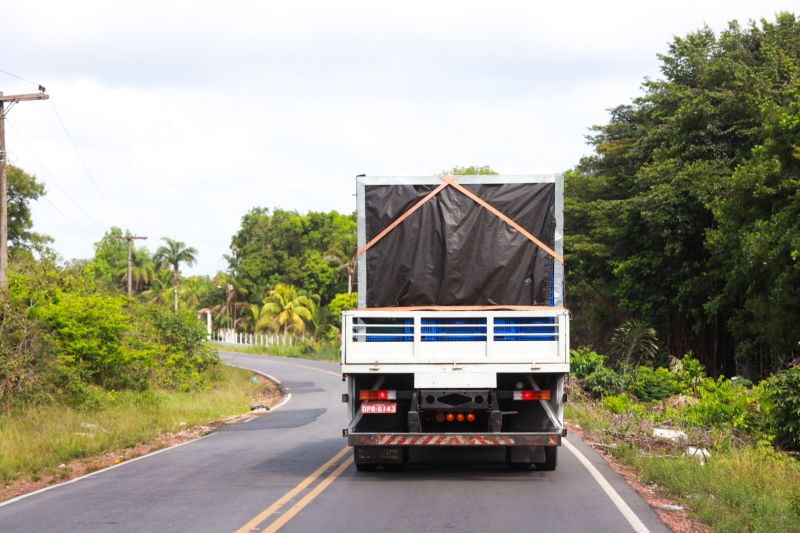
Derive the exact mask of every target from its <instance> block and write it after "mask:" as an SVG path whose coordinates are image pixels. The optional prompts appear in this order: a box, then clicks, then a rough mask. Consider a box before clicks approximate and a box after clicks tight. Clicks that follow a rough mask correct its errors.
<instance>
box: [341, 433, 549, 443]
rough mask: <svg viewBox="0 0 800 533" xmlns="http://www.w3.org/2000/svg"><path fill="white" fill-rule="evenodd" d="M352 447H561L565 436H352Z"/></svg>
mask: <svg viewBox="0 0 800 533" xmlns="http://www.w3.org/2000/svg"><path fill="white" fill-rule="evenodd" d="M347 443H348V444H349V445H351V446H560V445H561V433H557V432H547V433H350V434H349V435H347Z"/></svg>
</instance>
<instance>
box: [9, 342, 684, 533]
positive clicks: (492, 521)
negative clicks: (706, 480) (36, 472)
mask: <svg viewBox="0 0 800 533" xmlns="http://www.w3.org/2000/svg"><path fill="white" fill-rule="evenodd" d="M221 355H222V358H223V359H224V360H225V361H226V362H227V363H228V364H232V365H235V366H241V367H246V368H251V369H255V370H258V371H261V372H265V373H267V374H269V375H271V376H274V377H275V378H277V379H279V380H280V381H281V386H282V387H283V388H284V389H285V391H286V392H287V398H288V400H287V401H286V402H285V403H284V404H283V405H281V406H280V407H279V408H278V409H277V410H275V411H272V412H269V413H267V414H265V415H264V416H261V417H259V418H256V419H254V420H253V421H251V422H247V423H241V424H236V425H231V426H226V427H224V428H223V429H221V430H220V431H218V432H216V433H213V434H211V435H209V436H207V437H204V438H202V439H199V440H196V441H192V442H190V443H188V444H184V445H181V446H178V447H175V448H171V449H168V450H165V451H162V452H157V453H156V454H154V455H150V456H147V457H144V458H141V459H139V460H132V461H129V462H126V463H122V464H121V465H119V466H118V467H114V468H111V469H108V470H105V471H101V472H99V473H95V474H94V475H91V476H89V477H84V478H80V479H78V480H76V481H73V482H70V483H67V484H64V485H60V486H57V487H55V488H51V489H49V490H45V491H43V492H40V493H38V494H33V495H30V496H28V497H23V498H21V499H18V500H17V501H11V502H10V503H9V502H7V503H4V504H0V533H12V532H31V531H36V532H45V531H64V532H67V531H68V532H78V531H81V532H82V531H89V532H93V531H97V532H101V531H102V532H108V531H112V532H113V531H153V532H162V531H187V532H189V531H191V532H193V533H197V532H205V531H220V532H233V531H237V530H239V529H240V528H243V527H244V528H245V529H244V530H251V531H276V530H277V529H279V528H280V530H281V531H286V532H309V531H316V532H337V531H346V532H352V533H357V532H362V531H363V532H368V533H389V532H395V531H396V532H404V533H405V532H436V531H442V532H445V531H446V532H458V533H461V532H471V531H474V532H481V533H486V532H490V531H500V532H514V531H527V532H532V531H542V532H547V533H555V532H564V533H574V532H583V531H586V532H604V533H607V532H616V531H625V532H629V531H635V530H636V529H635V528H634V526H637V525H638V530H640V531H648V530H649V531H651V532H654V533H655V532H665V531H669V530H668V529H667V528H666V527H665V526H664V525H663V524H662V522H661V521H660V520H659V518H658V516H657V515H656V514H655V513H654V512H653V510H652V509H651V508H650V507H649V505H648V504H647V503H646V502H645V501H644V500H642V499H641V497H639V496H638V495H637V494H636V493H635V492H634V491H633V490H632V489H631V488H630V487H629V486H628V485H627V483H626V482H625V480H624V479H622V478H621V477H620V476H619V475H617V474H616V473H615V472H614V471H613V470H611V469H610V468H609V467H608V466H607V465H606V463H605V461H604V460H603V459H602V458H601V457H600V456H598V455H597V454H596V453H595V452H594V451H593V450H592V449H591V448H589V447H588V446H587V445H586V444H584V443H583V442H582V441H581V440H580V439H579V438H578V437H577V436H574V435H570V436H569V437H568V439H567V441H568V443H569V445H567V446H565V447H562V449H561V450H560V452H559V465H558V469H557V470H556V471H555V472H537V471H536V470H531V471H530V472H512V471H509V470H508V468H507V467H506V464H505V460H504V453H503V451H502V450H459V449H455V450H452V449H436V450H429V449H421V450H414V451H413V452H412V454H411V463H410V464H409V465H408V466H407V467H406V470H405V471H400V472H381V471H378V472H360V473H359V472H356V470H355V468H354V467H353V465H352V460H351V457H352V452H351V451H350V450H345V441H344V439H343V438H342V437H341V436H340V435H341V432H342V428H343V427H344V426H345V425H346V420H345V406H344V404H342V403H341V394H342V392H343V386H344V384H343V383H342V381H341V378H340V377H339V367H338V365H336V364H331V363H323V362H318V361H308V360H302V359H289V358H283V357H264V356H255V355H246V354H238V353H227V352H225V353H222V354H221ZM288 395H291V396H288ZM579 457H581V458H583V460H584V461H585V462H586V463H587V464H588V465H589V466H588V467H587V465H586V464H584V463H583V462H581V460H580V459H579ZM592 470H593V471H594V474H593V473H592Z"/></svg>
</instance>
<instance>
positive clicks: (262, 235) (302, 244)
mask: <svg viewBox="0 0 800 533" xmlns="http://www.w3.org/2000/svg"><path fill="white" fill-rule="evenodd" d="M331 249H336V250H339V253H340V254H341V256H342V257H348V256H349V257H352V256H353V255H355V252H356V224H355V217H354V216H352V215H350V216H348V215H341V214H339V213H337V212H336V211H330V212H328V213H319V212H313V211H312V212H310V213H308V214H306V215H301V214H299V213H297V212H296V211H285V210H282V209H275V210H274V211H272V212H271V211H270V210H269V209H266V208H260V207H259V208H255V209H252V210H251V211H250V212H249V213H247V214H246V215H245V216H244V217H243V218H242V227H241V229H240V230H239V231H238V232H237V233H236V235H234V236H233V239H232V242H231V254H230V255H229V256H228V257H227V259H228V262H229V265H230V269H231V271H232V272H234V273H235V275H236V279H237V280H238V282H239V283H240V284H241V286H242V288H244V289H246V290H247V292H248V294H249V295H250V299H251V302H253V303H255V302H258V301H259V300H260V299H262V298H264V296H265V295H266V294H267V290H268V288H269V287H274V286H276V285H277V284H278V283H287V284H291V285H296V286H298V287H303V288H304V289H305V290H307V291H309V292H310V293H314V294H319V295H320V297H321V299H322V301H323V302H328V301H330V300H331V299H332V298H333V296H334V295H335V294H336V293H338V292H344V291H345V290H346V283H347V278H346V276H342V275H341V274H342V272H341V270H340V265H341V261H340V260H339V259H335V258H334V257H332V255H331V253H329V251H330V250H331Z"/></svg>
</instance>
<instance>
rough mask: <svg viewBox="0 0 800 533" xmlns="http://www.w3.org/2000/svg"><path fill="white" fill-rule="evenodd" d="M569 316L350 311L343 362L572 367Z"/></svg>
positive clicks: (346, 317) (345, 317)
mask: <svg viewBox="0 0 800 533" xmlns="http://www.w3.org/2000/svg"><path fill="white" fill-rule="evenodd" d="M568 323H569V313H568V311H564V310H561V309H559V310H553V311H548V310H543V311H385V310H383V311H370V310H364V311H346V312H344V313H343V316H342V340H343V350H342V363H343V364H344V365H359V364H368V365H373V364H376V363H377V364H380V365H409V364H449V365H458V364H466V365H473V364H493V365H498V364H519V363H524V364H528V365H530V364H537V363H542V364H553V363H561V364H566V363H567V362H568V361H569V353H568V351H569V345H568V339H569V330H568V327H569V326H568Z"/></svg>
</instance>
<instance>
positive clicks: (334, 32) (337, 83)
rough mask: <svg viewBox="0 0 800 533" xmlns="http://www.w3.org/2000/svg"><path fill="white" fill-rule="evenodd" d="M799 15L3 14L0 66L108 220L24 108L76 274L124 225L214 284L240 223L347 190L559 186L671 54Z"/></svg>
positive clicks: (143, 9)
mask: <svg viewBox="0 0 800 533" xmlns="http://www.w3.org/2000/svg"><path fill="white" fill-rule="evenodd" d="M792 7H793V5H792V3H791V2H787V1H779V0H776V1H772V0H770V1H764V2H759V3H753V2H746V1H727V2H723V1H720V0H716V1H711V2H688V1H676V2H671V3H666V2H664V3H659V4H652V3H648V2H561V3H554V2H551V3H548V4H546V5H545V4H542V3H537V2H510V1H503V2H492V3H488V2H470V1H461V2H452V1H446V2H430V1H427V2H418V1H407V2H402V3H401V2H392V3H384V2H375V1H371V2H366V1H364V2H338V3H335V2H327V1H316V2H309V1H299V2H298V1H296V2H282V3H277V2H257V1H255V0H250V1H246V0H238V1H232V2H227V3H225V4H222V3H219V2H213V3H212V2H198V1H193V2H183V1H181V2H164V1H158V2H157V1H154V0H147V1H143V2H129V3H121V2H101V1H93V2H86V1H84V2H80V1H79V2H66V3H65V2H44V3H42V2H39V3H31V2H24V1H23V0H10V1H8V2H6V3H5V4H4V17H3V22H4V23H5V24H4V25H3V31H2V33H0V47H1V48H0V49H3V50H13V51H14V53H13V54H7V55H5V56H4V57H3V59H2V60H0V69H3V70H7V71H10V72H13V73H15V74H18V75H21V76H23V77H26V78H29V79H33V80H35V81H36V82H37V83H38V82H41V83H42V84H44V85H46V86H47V88H48V90H49V92H50V93H51V94H52V96H53V102H54V103H55V105H56V106H57V108H58V110H59V112H60V113H61V116H62V117H63V118H64V121H65V122H66V123H67V125H68V126H69V128H70V132H71V134H72V136H73V139H74V140H75V142H76V144H77V146H78V148H79V150H80V153H81V155H82V156H83V158H84V160H85V161H86V163H87V165H88V166H89V168H90V169H91V172H92V175H93V176H94V177H95V179H96V180H97V182H98V183H99V185H100V188H101V189H102V191H103V195H104V196H105V197H106V198H107V199H108V203H110V204H111V206H113V207H112V208H109V207H108V206H107V205H106V202H105V201H104V200H103V198H102V196H101V194H100V193H99V192H98V191H97V189H96V188H95V187H94V186H93V185H92V183H91V180H90V179H89V177H88V176H87V174H86V172H85V170H84V169H83V167H82V165H81V163H80V161H79V160H78V158H77V157H76V155H75V153H74V152H73V150H72V148H71V146H70V144H69V141H68V140H67V139H66V137H65V135H64V133H63V131H62V130H61V126H60V124H59V122H58V120H57V118H56V117H55V114H54V111H53V108H52V106H51V104H50V103H48V102H32V103H25V104H20V105H19V107H17V108H16V109H14V110H13V112H12V113H11V115H10V118H9V123H10V124H11V125H12V126H13V128H14V129H13V130H12V129H10V128H9V132H8V145H9V146H8V148H9V152H10V155H11V157H12V160H13V162H15V163H16V164H19V165H20V166H22V167H23V168H25V169H26V170H28V171H31V172H33V173H36V174H37V175H38V176H39V177H40V178H42V179H43V180H44V181H45V182H47V186H48V190H49V193H48V195H47V201H40V202H38V203H37V205H36V206H35V211H34V214H35V222H36V225H37V229H38V230H39V231H43V232H46V233H48V234H51V235H53V236H54V237H55V238H56V248H57V249H58V250H59V251H60V252H61V253H62V255H64V256H65V257H66V258H71V257H87V256H90V255H91V253H92V250H91V243H92V242H93V241H95V240H97V239H98V238H99V237H100V235H101V234H102V231H103V230H104V229H105V228H106V227H108V226H110V225H112V224H115V225H124V226H126V227H129V228H130V229H131V230H133V231H135V232H136V233H139V234H145V235H148V236H149V237H150V239H151V240H149V241H147V244H148V246H149V247H150V248H151V249H153V248H155V247H156V246H157V245H158V242H157V241H158V239H159V238H160V237H161V236H170V237H174V238H178V239H181V240H183V241H185V242H187V243H188V244H190V245H193V246H196V247H197V248H198V249H199V251H200V262H199V265H198V266H197V267H196V268H195V269H194V270H195V271H196V272H202V273H213V271H215V270H216V269H218V268H224V267H225V262H224V260H223V259H222V254H224V253H226V252H227V247H228V244H229V242H230V238H231V236H232V234H233V233H234V232H235V231H236V229H237V228H238V225H239V221H240V218H241V216H242V215H243V214H244V213H245V212H246V211H247V210H249V209H250V208H252V207H255V206H270V207H275V206H280V207H283V208H289V209H298V210H301V211H305V210H308V209H316V210H328V209H338V210H340V211H343V212H349V211H351V210H352V209H353V207H354V200H353V197H352V193H353V184H354V182H353V176H354V175H355V174H359V173H362V172H367V173H369V174H373V175H392V174H398V175H399V174H405V175H408V174H430V173H433V172H436V171H440V170H442V169H444V168H448V167H451V166H454V165H465V164H489V165H492V166H493V167H494V168H496V169H497V170H500V171H503V172H507V173H536V172H553V171H561V170H565V169H566V168H569V167H571V166H573V165H574V164H576V163H577V161H578V159H579V158H580V156H581V155H583V154H586V153H587V152H588V151H589V149H588V147H586V146H585V144H584V136H585V135H586V134H587V132H588V129H587V128H588V127H589V126H591V125H592V124H596V123H601V122H603V121H605V120H606V119H607V114H606V109H607V108H609V107H612V106H615V105H618V104H621V103H626V102H628V101H629V100H630V99H631V98H632V97H634V96H635V95H636V94H637V93H638V92H639V84H640V83H641V81H642V78H643V77H644V76H651V77H652V76H657V75H658V61H657V58H656V54H657V53H659V52H664V51H665V50H666V46H667V43H668V42H669V41H670V40H671V38H672V36H673V35H683V34H685V33H687V32H688V31H692V30H695V29H698V28H700V27H701V26H702V25H703V24H704V23H708V24H709V25H711V26H712V27H713V28H714V29H715V30H721V29H723V28H724V26H725V24H726V23H727V21H729V20H732V19H739V20H741V21H746V20H747V19H750V18H761V17H766V18H772V17H773V16H774V13H775V12H777V11H780V10H788V9H791V8H792ZM0 89H2V90H4V91H5V92H7V93H11V92H24V91H29V90H32V89H33V88H32V87H31V86H29V85H27V84H25V83H23V82H20V81H19V80H16V79H13V78H9V77H6V76H3V75H1V74H0ZM23 140H24V142H25V143H26V144H27V145H28V146H29V147H30V148H31V149H32V150H33V152H34V153H35V155H36V156H37V157H38V160H39V161H40V162H41V163H43V164H44V166H45V167H46V168H47V170H48V171H49V175H48V173H47V172H45V170H44V169H43V168H42V166H41V165H40V164H39V161H37V160H36V158H34V156H33V155H32V154H31V153H30V152H29V151H28V150H27V149H26V148H25V147H24V146H23V144H22V141H23ZM65 191H66V192H65ZM115 213H116V214H115Z"/></svg>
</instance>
